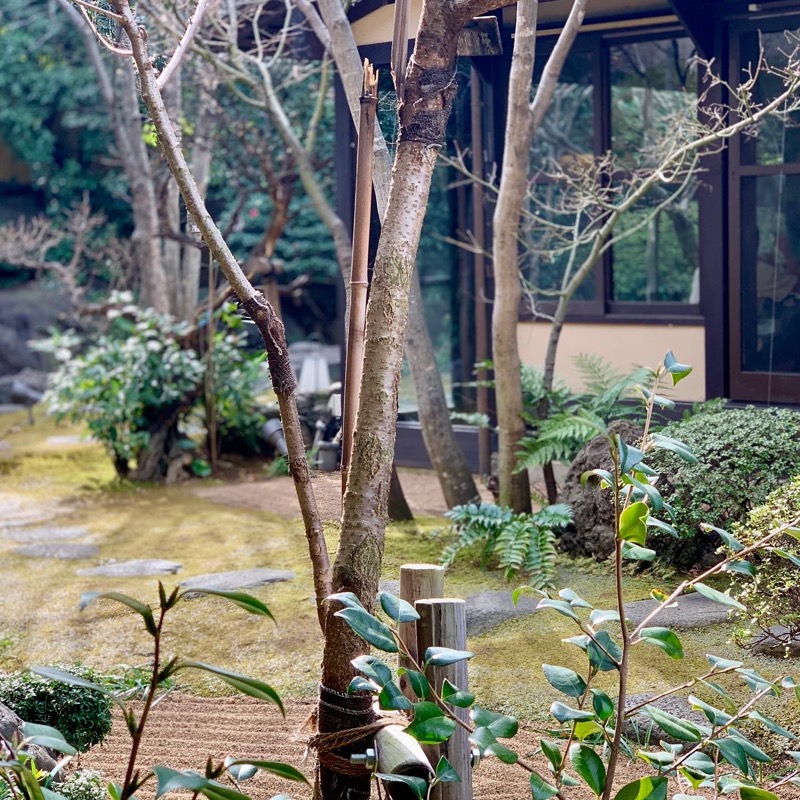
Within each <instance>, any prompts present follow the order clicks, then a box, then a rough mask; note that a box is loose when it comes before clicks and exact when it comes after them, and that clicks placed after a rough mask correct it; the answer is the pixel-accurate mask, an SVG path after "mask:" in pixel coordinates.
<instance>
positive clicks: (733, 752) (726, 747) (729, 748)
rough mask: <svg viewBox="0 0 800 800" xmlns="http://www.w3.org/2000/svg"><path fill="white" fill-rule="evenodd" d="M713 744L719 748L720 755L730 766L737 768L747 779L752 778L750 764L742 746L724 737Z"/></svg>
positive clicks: (715, 740)
mask: <svg viewBox="0 0 800 800" xmlns="http://www.w3.org/2000/svg"><path fill="white" fill-rule="evenodd" d="M712 744H714V745H716V746H717V748H719V752H720V754H721V755H722V757H723V758H724V759H725V760H726V761H727V762H728V763H729V764H732V765H733V766H734V767H736V769H738V770H739V772H741V773H742V775H744V776H745V777H746V778H749V777H750V764H749V763H748V761H747V754H746V753H745V752H744V750H743V749H742V746H741V744H739V743H738V742H737V741H735V740H733V739H731V738H729V737H724V736H723V737H722V738H721V739H714V740H713V741H712Z"/></svg>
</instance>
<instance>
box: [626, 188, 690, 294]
mask: <svg viewBox="0 0 800 800" xmlns="http://www.w3.org/2000/svg"><path fill="white" fill-rule="evenodd" d="M673 188H675V187H673ZM669 191H670V187H667V188H666V189H660V190H659V191H654V192H651V193H650V194H649V195H648V196H647V197H646V198H645V199H644V200H643V201H642V202H641V203H639V204H638V205H637V206H636V207H635V208H634V209H632V210H631V211H629V212H628V214H627V215H624V216H622V217H621V219H620V222H619V224H618V225H617V236H620V235H621V234H624V233H625V232H627V231H631V233H630V235H629V236H627V237H626V238H624V239H622V241H619V242H617V243H616V244H615V245H614V270H613V274H614V286H613V298H614V300H621V301H627V302H638V303H653V302H658V303H698V302H700V273H699V270H698V269H697V253H698V244H697V201H696V198H695V190H694V188H691V189H689V190H687V191H686V192H684V194H683V195H682V197H681V198H680V200H678V201H676V202H674V203H670V204H669V205H667V206H665V207H664V208H663V209H661V210H660V211H657V210H656V208H657V206H658V205H659V203H661V202H662V201H663V200H664V199H665V198H666V197H667V196H668V193H669Z"/></svg>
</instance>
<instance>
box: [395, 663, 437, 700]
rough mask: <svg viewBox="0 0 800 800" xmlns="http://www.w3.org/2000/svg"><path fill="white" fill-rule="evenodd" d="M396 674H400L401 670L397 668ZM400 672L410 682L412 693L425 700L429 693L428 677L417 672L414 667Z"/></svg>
mask: <svg viewBox="0 0 800 800" xmlns="http://www.w3.org/2000/svg"><path fill="white" fill-rule="evenodd" d="M397 674H398V675H400V674H401V671H400V670H398V671H397ZM402 674H403V675H404V676H405V678H406V680H407V681H408V683H409V684H410V686H411V689H412V690H413V692H414V694H415V695H416V696H417V697H418V698H419V699H420V700H426V699H427V698H428V695H430V693H431V686H430V684H429V683H428V679H427V678H426V677H425V676H424V675H423V674H422V673H421V672H417V670H415V669H409V670H405V671H403V673H402Z"/></svg>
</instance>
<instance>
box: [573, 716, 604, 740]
mask: <svg viewBox="0 0 800 800" xmlns="http://www.w3.org/2000/svg"><path fill="white" fill-rule="evenodd" d="M602 733H603V728H602V726H600V725H598V724H597V723H596V722H594V721H593V720H588V721H587V722H575V723H573V725H572V734H573V736H574V737H575V738H576V739H577V740H578V741H581V742H583V741H585V740H586V739H588V738H590V737H597V736H598V734H602Z"/></svg>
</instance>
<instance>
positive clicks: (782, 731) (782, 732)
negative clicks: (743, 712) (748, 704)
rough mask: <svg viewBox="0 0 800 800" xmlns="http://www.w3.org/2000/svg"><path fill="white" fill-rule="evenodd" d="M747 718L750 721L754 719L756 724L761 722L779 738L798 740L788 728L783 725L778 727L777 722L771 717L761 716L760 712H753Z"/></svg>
mask: <svg viewBox="0 0 800 800" xmlns="http://www.w3.org/2000/svg"><path fill="white" fill-rule="evenodd" d="M747 716H748V717H749V718H750V719H754V720H755V721H756V722H760V723H761V724H762V725H764V726H765V727H766V728H768V729H769V730H771V731H772V732H773V733H777V734H778V736H783V737H784V738H786V739H797V738H798V737H797V736H795V734H793V733H792V732H791V731H789V730H787V729H786V728H784V727H782V726H781V725H778V723H777V722H775V721H774V720H772V719H770V718H769V717H765V716H764V715H763V714H761V713H760V712H758V711H751V712H750V713H749V714H748V715H747Z"/></svg>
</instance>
